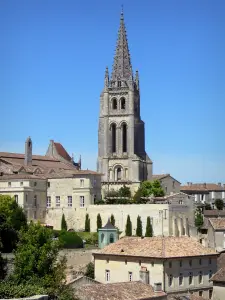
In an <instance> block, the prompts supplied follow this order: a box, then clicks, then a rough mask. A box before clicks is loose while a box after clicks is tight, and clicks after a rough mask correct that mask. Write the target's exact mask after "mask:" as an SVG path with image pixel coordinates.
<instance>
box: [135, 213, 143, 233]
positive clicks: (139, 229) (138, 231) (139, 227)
mask: <svg viewBox="0 0 225 300" xmlns="http://www.w3.org/2000/svg"><path fill="white" fill-rule="evenodd" d="M136 235H137V236H142V222H141V217H140V216H138V217H137V228H136Z"/></svg>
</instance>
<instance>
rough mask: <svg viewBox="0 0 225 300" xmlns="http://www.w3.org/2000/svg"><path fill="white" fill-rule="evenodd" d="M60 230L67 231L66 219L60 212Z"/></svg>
mask: <svg viewBox="0 0 225 300" xmlns="http://www.w3.org/2000/svg"><path fill="white" fill-rule="evenodd" d="M61 230H65V231H67V223H66V219H65V215H64V214H62V220H61Z"/></svg>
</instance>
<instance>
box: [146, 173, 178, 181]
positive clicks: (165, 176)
mask: <svg viewBox="0 0 225 300" xmlns="http://www.w3.org/2000/svg"><path fill="white" fill-rule="evenodd" d="M167 177H171V178H173V177H172V176H171V175H170V174H154V175H152V179H153V180H162V179H164V178H167ZM173 179H174V180H175V181H177V182H179V181H178V180H176V179H175V178H173ZM179 183H180V182H179Z"/></svg>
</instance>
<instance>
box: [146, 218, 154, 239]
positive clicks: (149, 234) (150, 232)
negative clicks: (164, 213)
mask: <svg viewBox="0 0 225 300" xmlns="http://www.w3.org/2000/svg"><path fill="white" fill-rule="evenodd" d="M145 236H146V237H152V236H153V229H152V224H151V220H150V217H147V224H146V231H145Z"/></svg>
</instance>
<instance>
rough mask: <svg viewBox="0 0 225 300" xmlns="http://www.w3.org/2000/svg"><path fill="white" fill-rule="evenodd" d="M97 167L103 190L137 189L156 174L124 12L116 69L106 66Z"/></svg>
mask: <svg viewBox="0 0 225 300" xmlns="http://www.w3.org/2000/svg"><path fill="white" fill-rule="evenodd" d="M97 169H98V172H100V173H102V174H103V175H102V191H103V194H105V193H107V192H108V191H110V190H118V189H119V188H120V187H121V186H123V185H126V186H129V187H130V189H131V191H132V192H133V193H134V192H135V190H137V189H138V187H139V185H140V183H141V181H143V180H147V179H149V180H150V179H151V177H152V161H151V160H150V158H149V157H148V155H147V153H146V152H145V128H144V122H143V121H142V120H141V116H140V87H139V75H138V71H136V73H135V77H133V71H132V65H131V59H130V54H129V48H128V41H127V35H126V28H125V24H124V15H123V12H122V13H121V17H120V27H119V32H118V39H117V45H116V52H115V56H114V63H113V68H112V73H111V76H110V75H109V70H108V68H106V70H105V80H104V89H103V91H102V93H101V96H100V114H99V128H98V162H97Z"/></svg>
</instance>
